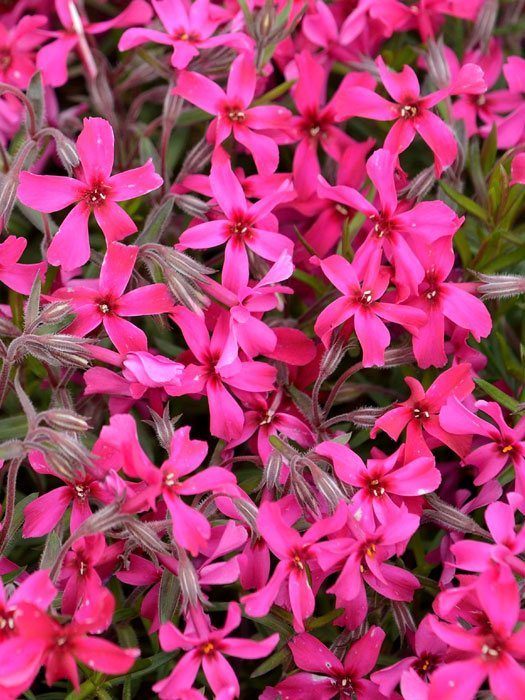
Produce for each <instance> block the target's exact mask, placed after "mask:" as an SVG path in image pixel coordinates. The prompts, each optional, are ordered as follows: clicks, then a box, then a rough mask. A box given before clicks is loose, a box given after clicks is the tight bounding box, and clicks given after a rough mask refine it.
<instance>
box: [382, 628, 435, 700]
mask: <svg viewBox="0 0 525 700" xmlns="http://www.w3.org/2000/svg"><path fill="white" fill-rule="evenodd" d="M431 619H432V616H431V615H426V616H425V617H424V618H423V620H422V621H421V624H420V625H419V627H418V629H417V630H416V633H415V634H414V635H413V639H412V635H410V637H411V646H412V648H413V649H414V652H415V655H414V656H405V658H403V659H402V660H401V661H398V663H396V664H394V665H393V666H387V667H386V668H383V669H381V671H376V672H375V673H373V674H372V675H371V679H372V681H373V682H374V683H377V685H378V686H379V690H380V691H381V693H382V694H383V696H385V697H387V698H389V697H392V696H393V693H394V690H395V688H396V686H397V684H398V683H399V682H400V681H401V682H402V679H403V676H404V675H405V674H406V673H407V672H408V670H409V669H414V671H417V673H418V674H420V675H421V676H423V677H424V678H427V679H428V678H429V677H430V675H431V674H432V673H433V671H434V670H435V669H436V668H437V667H438V666H440V665H441V663H442V661H443V660H444V657H445V653H446V651H447V649H448V645H447V644H445V643H444V642H442V641H441V639H440V638H439V637H437V636H436V634H435V633H434V632H433V631H432V625H431ZM401 688H403V685H402V686H401ZM403 697H409V696H407V695H403Z"/></svg>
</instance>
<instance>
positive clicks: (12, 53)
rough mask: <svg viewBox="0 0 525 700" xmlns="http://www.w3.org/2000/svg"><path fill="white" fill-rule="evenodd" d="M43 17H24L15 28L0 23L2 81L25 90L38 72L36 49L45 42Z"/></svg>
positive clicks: (0, 74) (45, 21)
mask: <svg viewBox="0 0 525 700" xmlns="http://www.w3.org/2000/svg"><path fill="white" fill-rule="evenodd" d="M45 24H47V18H46V17H44V16H43V15H29V14H27V15H26V16H25V17H22V18H21V19H20V20H19V21H18V22H17V23H16V24H15V25H14V26H13V27H10V28H8V27H7V26H6V25H5V24H4V23H2V22H0V56H1V57H2V60H1V61H0V81H2V82H3V83H8V85H15V86H16V87H19V88H22V89H23V90H25V89H26V88H27V86H28V85H29V81H30V80H31V77H32V75H33V73H34V72H35V70H36V67H35V58H36V49H37V47H38V46H39V45H40V44H41V43H42V42H43V41H44V35H43V32H42V31H41V30H42V27H43V26H44V25H45Z"/></svg>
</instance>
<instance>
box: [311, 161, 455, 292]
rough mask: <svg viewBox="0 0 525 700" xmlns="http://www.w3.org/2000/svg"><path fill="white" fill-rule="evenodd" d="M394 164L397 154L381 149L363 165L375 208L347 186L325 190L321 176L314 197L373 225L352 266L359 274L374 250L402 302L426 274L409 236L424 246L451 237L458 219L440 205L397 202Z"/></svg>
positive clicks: (325, 186)
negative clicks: (352, 211)
mask: <svg viewBox="0 0 525 700" xmlns="http://www.w3.org/2000/svg"><path fill="white" fill-rule="evenodd" d="M396 161H397V156H396V155H394V154H392V153H390V152H389V151H387V150H386V149H382V148H381V149H378V150H377V151H374V153H373V154H372V155H371V156H370V158H369V159H368V161H367V164H366V171H367V173H368V176H369V178H370V179H371V181H372V183H373V185H374V186H375V188H376V189H377V192H378V194H379V205H378V207H376V206H374V205H373V204H372V203H370V202H369V201H368V200H367V199H366V198H365V197H363V195H362V194H361V193H360V192H358V191H357V190H355V189H353V188H352V187H345V186H336V187H329V186H328V183H327V182H326V181H325V180H324V179H323V178H320V179H319V186H318V194H319V196H320V197H326V198H328V199H331V200H333V201H336V202H339V203H340V204H342V205H343V207H348V208H350V209H355V210H357V211H360V212H362V213H363V214H365V215H366V216H367V217H368V219H369V221H370V222H371V224H372V226H371V229H370V232H369V233H368V236H367V237H366V239H365V240H364V241H363V242H362V243H361V244H360V245H359V247H358V248H357V250H356V254H355V257H354V260H353V265H354V267H355V269H356V272H357V274H358V275H360V276H362V275H364V274H365V270H366V267H367V266H368V265H369V261H370V260H371V259H372V260H374V259H375V258H376V256H375V255H374V252H375V251H376V250H377V249H379V250H381V251H383V252H384V253H385V256H386V258H387V260H388V261H389V262H390V263H392V265H393V266H394V276H393V281H394V283H395V285H396V286H397V288H398V292H399V297H400V300H401V301H403V300H404V299H406V298H407V297H408V296H409V295H410V294H416V293H417V291H418V285H419V283H420V282H422V281H423V278H424V275H425V272H424V270H423V266H422V265H421V263H420V262H419V260H418V257H417V255H416V252H415V250H414V245H413V241H414V238H420V239H421V238H422V239H424V240H425V241H426V242H427V243H428V244H432V243H433V241H435V240H436V239H438V238H440V237H442V236H450V237H451V238H452V236H453V235H454V234H455V233H456V231H457V230H458V229H459V227H460V226H461V224H462V223H463V220H462V219H459V218H458V217H457V215H456V214H455V212H454V211H453V210H452V209H450V207H448V206H447V205H446V204H444V203H443V202H439V201H435V202H419V203H417V204H416V205H415V206H414V207H413V208H411V209H408V207H409V204H408V203H401V204H400V203H399V202H398V199H397V193H396V187H395V180H394V170H395V166H396Z"/></svg>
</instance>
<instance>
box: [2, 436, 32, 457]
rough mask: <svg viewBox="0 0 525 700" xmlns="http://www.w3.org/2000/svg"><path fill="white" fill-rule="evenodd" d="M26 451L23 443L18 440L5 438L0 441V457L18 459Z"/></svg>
mask: <svg viewBox="0 0 525 700" xmlns="http://www.w3.org/2000/svg"><path fill="white" fill-rule="evenodd" d="M25 453H26V449H25V446H24V443H23V442H21V441H20V440H7V441H6V442H2V443H0V459H1V460H4V461H5V460H7V459H18V458H20V457H23V456H24V454H25Z"/></svg>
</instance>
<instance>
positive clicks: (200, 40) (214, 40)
mask: <svg viewBox="0 0 525 700" xmlns="http://www.w3.org/2000/svg"><path fill="white" fill-rule="evenodd" d="M152 4H153V7H154V8H155V12H156V13H157V17H158V18H159V20H160V22H161V23H162V25H163V27H164V29H165V30H166V31H165V32H160V31H158V30H157V29H144V28H143V27H140V28H139V27H134V28H132V29H128V30H126V31H125V32H124V34H123V35H122V37H121V39H120V41H119V45H118V46H119V49H120V50H121V51H127V50H128V49H132V48H134V47H135V46H140V45H141V44H145V43H146V42H149V41H152V42H153V43H155V44H165V45H166V46H171V47H172V49H173V53H172V54H171V65H172V66H173V67H174V68H179V69H182V68H186V66H187V65H188V64H189V63H190V61H191V60H192V59H193V58H195V57H196V56H198V55H199V49H211V48H214V47H216V46H230V47H231V48H235V49H238V50H243V51H248V50H250V49H251V47H252V45H253V42H252V41H251V40H250V39H249V38H248V36H246V34H243V33H242V32H239V31H237V32H232V33H225V34H219V35H217V36H212V34H214V32H215V31H216V29H217V27H218V26H219V25H220V24H222V22H223V21H224V20H223V19H219V18H218V17H217V16H215V17H212V16H211V12H210V2H209V0H195V2H193V3H192V4H191V5H190V6H189V7H187V6H186V4H185V3H183V2H182V0H152ZM148 20H149V17H148V18H146V19H144V20H142V23H143V24H144V23H146V22H147V21H148ZM137 21H138V22H140V21H141V20H137ZM128 24H130V23H129V22H128Z"/></svg>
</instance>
